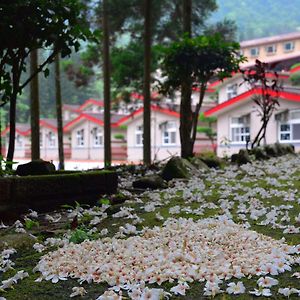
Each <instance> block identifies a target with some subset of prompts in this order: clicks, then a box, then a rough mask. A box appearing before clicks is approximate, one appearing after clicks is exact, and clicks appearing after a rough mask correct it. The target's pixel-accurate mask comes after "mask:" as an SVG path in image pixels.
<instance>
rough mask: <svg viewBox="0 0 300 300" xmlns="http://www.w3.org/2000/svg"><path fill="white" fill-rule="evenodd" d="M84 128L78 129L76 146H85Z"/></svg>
mask: <svg viewBox="0 0 300 300" xmlns="http://www.w3.org/2000/svg"><path fill="white" fill-rule="evenodd" d="M84 142H85V141H84V128H82V129H79V130H77V131H76V146H77V147H84V144H85V143H84Z"/></svg>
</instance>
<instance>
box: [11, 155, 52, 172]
mask: <svg viewBox="0 0 300 300" xmlns="http://www.w3.org/2000/svg"><path fill="white" fill-rule="evenodd" d="M54 172H55V166H54V164H53V163H51V162H49V161H45V160H42V159H39V160H33V161H31V162H29V163H26V164H22V165H18V167H17V170H16V174H17V175H19V176H28V175H49V174H51V173H54Z"/></svg>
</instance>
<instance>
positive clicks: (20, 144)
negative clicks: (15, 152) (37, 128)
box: [16, 134, 23, 149]
mask: <svg viewBox="0 0 300 300" xmlns="http://www.w3.org/2000/svg"><path fill="white" fill-rule="evenodd" d="M21 148H23V138H22V136H21V135H20V134H17V135H16V149H21Z"/></svg>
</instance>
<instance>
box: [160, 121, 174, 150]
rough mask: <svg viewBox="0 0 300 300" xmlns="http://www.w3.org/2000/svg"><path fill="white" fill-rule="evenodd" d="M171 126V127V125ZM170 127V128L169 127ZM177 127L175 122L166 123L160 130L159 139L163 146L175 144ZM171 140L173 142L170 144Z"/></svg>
mask: <svg viewBox="0 0 300 300" xmlns="http://www.w3.org/2000/svg"><path fill="white" fill-rule="evenodd" d="M171 124H172V125H171ZM171 126H172V127H171ZM176 135H177V126H176V122H175V121H167V122H165V123H164V124H163V126H162V128H161V137H162V141H161V143H162V145H163V146H174V145H176V144H177V137H176ZM172 138H174V141H173V142H172Z"/></svg>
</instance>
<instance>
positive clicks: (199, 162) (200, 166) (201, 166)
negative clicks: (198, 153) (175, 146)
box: [190, 157, 209, 170]
mask: <svg viewBox="0 0 300 300" xmlns="http://www.w3.org/2000/svg"><path fill="white" fill-rule="evenodd" d="M190 162H191V164H192V165H193V166H194V167H196V169H197V170H209V167H208V166H207V164H206V163H205V162H203V161H202V160H201V159H200V158H198V157H192V158H191V159H190Z"/></svg>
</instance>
